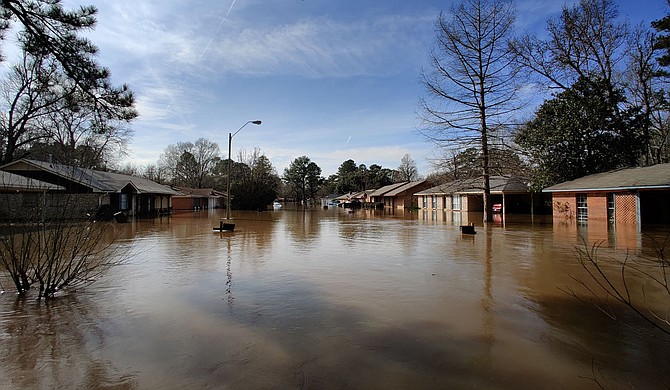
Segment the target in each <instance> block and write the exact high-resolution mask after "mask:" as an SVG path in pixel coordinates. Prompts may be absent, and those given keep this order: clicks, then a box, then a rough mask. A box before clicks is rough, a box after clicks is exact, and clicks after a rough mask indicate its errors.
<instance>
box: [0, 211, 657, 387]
mask: <svg viewBox="0 0 670 390" xmlns="http://www.w3.org/2000/svg"><path fill="white" fill-rule="evenodd" d="M223 215H224V214H223V211H220V210H214V211H210V212H208V211H199V212H192V213H191V212H188V213H184V214H176V215H173V216H171V217H163V218H161V219H155V220H140V221H134V222H132V223H128V224H125V225H119V227H118V228H119V229H122V231H121V233H122V238H121V239H120V241H119V244H118V245H120V246H121V247H123V248H124V249H128V250H130V253H131V255H129V257H128V258H127V260H126V261H125V263H124V264H123V265H121V266H118V267H116V268H114V269H112V270H111V271H110V272H109V273H108V274H107V275H106V276H105V277H104V278H103V279H101V280H98V281H97V282H96V283H94V284H93V285H91V286H89V287H87V288H86V289H83V290H80V291H77V292H74V293H71V294H68V295H66V296H63V297H60V298H58V299H55V300H52V301H48V302H45V301H41V302H40V301H37V300H36V299H35V295H31V294H28V296H27V297H25V298H17V296H16V295H14V294H13V293H11V292H10V291H9V290H10V289H9V287H11V286H10V284H9V280H8V279H6V278H4V279H0V280H1V281H2V285H3V286H4V288H5V289H7V290H8V291H7V292H5V293H4V294H2V295H0V389H34V388H38V389H84V388H85V389H159V388H160V389H182V388H191V389H195V388H198V389H292V388H295V389H345V388H349V389H521V388H523V389H539V388H541V389H594V388H600V386H603V387H605V388H627V389H628V388H645V389H647V388H659V387H665V388H667V387H668V386H670V364H669V362H670V359H669V352H668V351H669V350H670V348H669V346H670V343H669V342H667V341H663V340H660V339H658V338H655V336H656V335H657V334H656V333H654V330H653V329H651V328H650V327H649V326H648V325H646V324H644V323H642V322H641V321H640V320H639V319H638V317H636V316H635V315H632V314H631V313H630V312H629V311H627V310H625V309H624V308H621V307H618V306H616V305H613V302H612V301H609V303H611V304H612V306H610V308H611V310H612V313H611V314H612V316H614V317H616V320H615V319H612V318H610V317H609V316H606V315H605V314H603V313H602V312H601V311H599V310H598V309H596V308H595V306H593V305H592V304H591V303H589V302H582V301H580V300H579V299H577V298H575V297H574V296H572V295H570V294H568V293H567V292H566V291H569V290H570V289H574V290H575V293H576V294H577V295H579V296H582V297H583V299H584V300H585V299H591V298H588V294H586V295H581V294H585V290H584V288H580V284H579V281H583V282H586V283H587V284H588V283H589V278H588V276H587V275H586V274H585V272H584V270H583V268H582V267H581V266H580V264H579V262H578V261H577V257H576V254H575V249H576V248H577V247H579V246H580V243H581V242H582V240H583V239H582V237H586V235H580V234H579V231H578V230H577V229H576V228H575V227H572V228H570V227H562V226H560V225H555V226H552V225H543V224H535V225H530V224H511V223H506V224H505V225H502V224H490V225H488V226H486V227H484V226H477V227H476V228H477V234H476V235H474V236H463V235H461V233H460V231H459V227H458V226H457V225H456V224H454V223H450V222H449V220H448V219H444V220H442V219H434V218H430V216H422V215H420V214H417V213H413V214H412V213H408V214H406V215H384V214H379V213H372V212H365V211H357V212H355V213H348V212H346V211H345V210H338V209H336V210H328V211H324V210H312V211H298V210H278V211H269V212H263V213H243V212H234V219H235V223H236V224H237V227H236V230H235V232H233V233H217V232H213V230H212V227H214V226H218V224H219V220H220V218H221V217H222V216H223ZM458 221H462V219H461V218H459V219H458ZM480 225H481V224H480ZM663 234H664V233H662V232H660V233H658V234H657V237H655V238H657V239H663ZM591 236H592V237H588V238H584V240H585V241H586V242H587V243H586V245H592V244H599V245H600V249H599V251H598V256H602V257H603V258H624V257H625V256H626V255H628V256H629V257H636V256H639V255H645V256H649V255H653V250H652V249H651V247H652V246H653V242H654V241H653V240H652V238H651V237H650V236H647V235H633V237H632V238H631V236H624V238H622V239H620V240H619V239H618V238H617V237H616V236H614V237H613V236H612V235H608V234H607V233H605V234H603V235H598V234H595V236H594V234H592V233H591ZM652 237H653V236H652ZM581 245H583V244H581ZM612 271H613V273H612V275H617V272H616V271H617V269H616V268H615V267H613V268H612ZM629 285H630V286H631V289H633V290H635V289H636V288H639V287H641V286H642V285H645V286H646V288H647V289H646V290H645V296H644V302H645V304H646V305H648V306H649V307H650V308H653V307H657V306H658V307H661V308H662V307H663V305H665V310H667V303H668V300H669V296H668V294H667V292H664V291H660V292H659V291H654V290H653V286H652V285H650V284H649V283H647V282H645V281H644V280H642V279H639V280H638V279H636V280H629ZM638 290H639V289H638ZM636 291H637V290H636ZM584 297H586V298H584ZM595 302H596V303H600V304H602V303H606V302H605V301H598V300H595ZM629 325H632V326H629ZM640 330H642V331H646V332H648V333H650V334H644V333H642V332H639V331H640Z"/></svg>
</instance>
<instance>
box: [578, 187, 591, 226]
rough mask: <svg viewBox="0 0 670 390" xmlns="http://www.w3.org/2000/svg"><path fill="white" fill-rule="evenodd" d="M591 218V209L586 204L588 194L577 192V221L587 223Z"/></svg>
mask: <svg viewBox="0 0 670 390" xmlns="http://www.w3.org/2000/svg"><path fill="white" fill-rule="evenodd" d="M588 220H589V209H588V207H587V205H586V194H577V222H579V223H586V222H588Z"/></svg>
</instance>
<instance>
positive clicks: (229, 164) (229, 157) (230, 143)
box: [226, 120, 261, 219]
mask: <svg viewBox="0 0 670 390" xmlns="http://www.w3.org/2000/svg"><path fill="white" fill-rule="evenodd" d="M249 123H251V124H254V125H260V124H261V121H258V120H256V121H247V123H245V124H243V125H242V127H240V128H239V129H237V131H236V132H234V133H228V182H227V184H226V219H230V166H231V161H232V159H231V156H230V153H231V149H232V144H233V137H234V136H235V134H237V133H239V132H240V130H242V129H243V128H244V126H246V125H248V124H249Z"/></svg>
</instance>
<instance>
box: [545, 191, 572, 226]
mask: <svg viewBox="0 0 670 390" xmlns="http://www.w3.org/2000/svg"><path fill="white" fill-rule="evenodd" d="M551 208H552V214H553V216H554V219H557V220H569V221H572V220H576V219H577V198H576V196H575V194H563V193H554V195H553V197H552V201H551Z"/></svg>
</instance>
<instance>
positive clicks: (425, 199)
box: [423, 195, 428, 209]
mask: <svg viewBox="0 0 670 390" xmlns="http://www.w3.org/2000/svg"><path fill="white" fill-rule="evenodd" d="M423 208H424V209H425V208H428V195H424V196H423Z"/></svg>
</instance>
